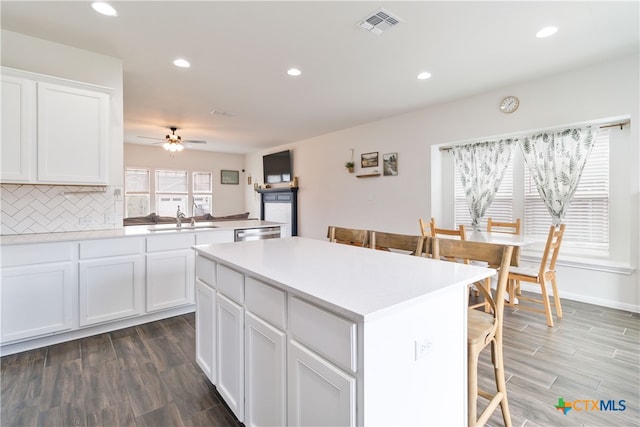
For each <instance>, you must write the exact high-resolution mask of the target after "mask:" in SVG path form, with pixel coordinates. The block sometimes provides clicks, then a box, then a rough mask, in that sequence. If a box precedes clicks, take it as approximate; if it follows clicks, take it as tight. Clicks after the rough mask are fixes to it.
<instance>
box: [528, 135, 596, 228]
mask: <svg viewBox="0 0 640 427" xmlns="http://www.w3.org/2000/svg"><path fill="white" fill-rule="evenodd" d="M597 134H598V128H597V127H595V128H594V127H585V128H578V129H566V130H563V131H560V132H542V133H539V134H535V135H531V136H527V137H525V138H524V140H523V141H521V143H520V148H521V150H522V154H523V156H524V161H525V164H526V165H527V167H528V168H529V172H531V176H532V178H533V180H534V182H535V183H536V187H537V188H538V193H540V197H541V198H542V200H544V204H545V205H546V206H547V209H548V210H549V213H550V214H551V217H552V221H553V224H554V225H559V224H560V223H562V220H563V218H564V216H565V214H566V213H567V209H568V208H569V205H570V204H571V199H572V198H573V194H574V193H575V191H576V188H577V187H578V182H580V176H581V175H582V170H583V169H584V165H585V163H586V161H587V157H589V153H591V148H593V144H595V142H596V136H597Z"/></svg>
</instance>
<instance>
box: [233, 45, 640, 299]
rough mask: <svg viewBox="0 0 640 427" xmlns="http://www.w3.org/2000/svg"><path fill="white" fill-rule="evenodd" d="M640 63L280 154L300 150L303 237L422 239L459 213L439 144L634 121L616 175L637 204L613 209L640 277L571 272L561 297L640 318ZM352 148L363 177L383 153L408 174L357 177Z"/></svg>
mask: <svg viewBox="0 0 640 427" xmlns="http://www.w3.org/2000/svg"><path fill="white" fill-rule="evenodd" d="M638 61H639V59H638V56H637V55H634V56H630V57H624V58H619V59H616V60H611V61H608V62H605V63H602V64H597V65H594V66H590V67H586V68H584V69H580V70H575V71H571V72H566V73H562V74H559V75H556V76H551V77H546V78H541V79H539V80H535V81H530V82H526V83H522V84H517V85H512V86H508V87H504V88H502V89H499V90H494V91H490V92H487V93H483V94H479V95H476V96H472V97H468V98H465V99H461V100H458V101H454V102H450V103H447V104H441V105H436V106H433V107H429V108H425V109H422V110H418V111H415V112H411V113H408V114H403V115H400V116H396V117H391V118H388V119H385V120H381V121H377V122H373V123H368V124H365V125H362V126H358V127H354V128H351V129H345V130H342V131H338V132H334V133H331V134H327V135H322V136H319V137H316V138H312V139H308V140H304V141H299V142H296V143H294V144H289V145H287V146H282V147H277V148H274V149H272V150H270V152H274V151H279V150H281V149H283V148H289V149H292V150H293V153H294V158H293V164H294V175H296V176H298V177H299V185H300V190H299V193H298V194H299V206H298V209H299V229H298V232H299V234H300V235H301V236H305V237H311V238H324V237H325V236H326V230H327V226H328V225H330V224H335V225H341V226H346V227H358V228H367V229H379V230H386V231H395V232H402V233H418V218H419V217H423V218H428V217H430V216H431V215H432V214H434V213H435V212H437V213H438V214H439V215H444V214H446V213H447V212H451V207H447V206H440V204H441V203H442V202H441V200H442V197H441V196H442V193H444V192H446V191H450V190H448V188H449V187H447V185H449V183H445V184H447V185H445V186H444V187H443V183H442V182H441V181H439V179H440V177H441V173H440V171H438V170H432V168H431V160H432V159H431V151H432V148H433V147H432V146H434V145H439V144H447V143H455V142H459V141H466V140H474V139H477V138H482V137H489V136H494V135H503V134H510V133H516V132H522V131H528V130H534V129H544V128H554V127H556V126H559V125H564V124H571V123H580V122H585V121H589V120H596V119H602V118H606V117H616V116H624V115H628V116H630V117H631V125H630V127H629V130H628V132H629V138H628V140H627V141H628V142H627V146H626V147H625V150H627V151H626V153H624V155H622V156H619V157H618V158H621V159H622V160H621V161H620V162H619V163H618V162H617V163H616V164H615V165H614V168H613V174H622V175H623V176H626V177H628V179H627V180H626V182H625V183H624V188H623V189H622V190H621V191H623V192H626V194H627V200H626V202H623V203H621V204H620V205H616V206H612V211H615V215H616V218H618V219H619V220H621V221H623V222H624V223H625V224H628V235H629V236H630V239H622V238H620V239H618V240H612V245H613V246H614V248H612V251H613V252H615V253H619V252H622V253H625V254H626V260H627V264H629V265H630V266H632V267H634V268H635V269H636V270H635V271H634V272H633V273H632V274H629V275H627V274H618V273H608V272H601V271H592V270H582V269H575V268H568V267H563V268H562V269H561V270H560V272H559V275H560V280H561V284H560V289H561V290H560V293H561V296H563V297H570V298H573V299H581V300H584V301H588V302H594V303H598V304H603V305H609V306H614V307H621V308H626V309H630V310H633V311H640V302H639V300H640V291H639V288H640V285H639V282H640V279H639V276H638V271H637V266H638V264H639V263H640V252H639V250H638V241H639V240H640V230H639V222H640V217H639V213H638V206H639V203H638V199H639V198H640V195H639V190H640V176H639V173H638V167H637V165H638V164H640V148H639V144H638V138H639V136H638V119H639V114H638V113H639V97H638V94H639V85H638V75H639V71H640V70H639V65H638ZM430 84H437V80H433V81H431V82H430ZM506 95H516V96H518V97H519V98H520V108H519V109H518V111H517V112H516V113H513V114H504V113H502V112H501V111H500V110H499V108H498V104H499V102H500V100H501V99H502V98H503V97H504V96H506ZM350 148H354V149H355V153H356V155H355V161H356V166H357V169H358V164H359V158H360V157H359V156H360V154H361V153H365V152H371V151H378V152H379V153H380V159H382V154H384V153H389V152H397V153H398V158H399V160H398V169H399V174H398V176H395V177H385V176H381V177H377V178H356V177H355V175H357V174H358V173H362V172H364V171H362V170H356V174H349V173H347V171H346V169H345V167H344V163H345V162H346V161H347V160H349V157H350ZM435 151H436V152H437V150H435ZM265 153H266V152H256V153H252V154H249V155H247V157H246V162H245V166H246V167H247V170H248V171H249V170H250V171H251V173H252V175H253V176H261V161H262V155H263V154H265ZM378 169H380V170H381V168H378ZM612 179H613V178H612ZM432 188H433V191H432ZM245 200H246V202H247V203H248V205H247V207H248V209H250V210H251V212H252V214H253V213H259V204H258V201H259V199H258V198H257V197H255V195H254V194H253V191H251V190H247V192H246V194H245ZM616 245H619V246H623V247H622V248H619V247H617V246H616Z"/></svg>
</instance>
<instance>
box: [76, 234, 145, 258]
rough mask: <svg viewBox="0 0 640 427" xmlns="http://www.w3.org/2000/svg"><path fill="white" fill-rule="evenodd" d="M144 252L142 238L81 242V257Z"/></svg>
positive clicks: (101, 256)
mask: <svg viewBox="0 0 640 427" xmlns="http://www.w3.org/2000/svg"><path fill="white" fill-rule="evenodd" d="M142 252H143V246H142V239H136V238H133V239H104V240H90V241H87V242H80V258H81V259H89V258H103V257H110V256H120V255H137V254H141V253H142Z"/></svg>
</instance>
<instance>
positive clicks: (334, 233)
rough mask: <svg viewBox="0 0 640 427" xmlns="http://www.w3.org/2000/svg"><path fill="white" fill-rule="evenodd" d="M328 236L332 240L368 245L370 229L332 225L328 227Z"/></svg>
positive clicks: (347, 243) (354, 244)
mask: <svg viewBox="0 0 640 427" xmlns="http://www.w3.org/2000/svg"><path fill="white" fill-rule="evenodd" d="M327 238H329V241H330V242H335V243H343V244H346V245H353V246H362V247H366V246H367V244H368V242H369V231H368V230H360V229H357V228H344V227H335V226H333V225H330V226H329V228H328V229H327Z"/></svg>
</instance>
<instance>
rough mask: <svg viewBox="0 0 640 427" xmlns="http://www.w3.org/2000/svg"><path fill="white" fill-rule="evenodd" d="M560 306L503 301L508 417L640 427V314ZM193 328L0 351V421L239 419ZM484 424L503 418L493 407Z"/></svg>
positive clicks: (183, 319) (485, 364)
mask: <svg viewBox="0 0 640 427" xmlns="http://www.w3.org/2000/svg"><path fill="white" fill-rule="evenodd" d="M563 309H564V318H563V319H560V320H556V325H555V326H554V327H553V328H547V326H546V324H545V321H544V316H543V315H539V314H536V313H531V312H527V311H522V310H521V311H518V310H517V309H512V308H509V307H507V308H506V309H505V312H506V313H505V315H506V316H505V317H506V318H505V338H504V341H505V342H504V351H505V368H506V374H507V391H508V397H509V404H510V408H511V417H512V421H513V425H514V426H527V427H532V426H576V425H590V426H640V421H639V419H640V413H639V410H638V406H639V403H640V370H639V366H640V316H638V314H637V313H629V312H624V311H620V310H614V309H609V308H603V307H599V306H595V305H590V304H583V303H578V302H573V301H566V300H564V301H563ZM194 324H195V322H194V316H193V314H190V315H184V316H178V317H174V318H171V319H166V320H161V321H158V322H153V323H149V324H146V325H141V326H136V327H132V328H127V329H123V330H120V331H115V332H111V333H106V334H102V335H98V336H94V337H89V338H84V339H80V340H76V341H72V342H68V343H63V344H58V345H54V346H50V347H46V348H41V349H37V350H32V351H28V352H24V353H19V354H15V355H10V356H5V357H3V358H2V374H1V377H0V380H1V382H2V394H1V396H0V400H1V411H2V413H1V417H0V425H2V426H3V427H10V426H11V427H13V426H16V427H17V426H183V425H184V426H200V425H201V426H238V425H240V424H239V423H238V422H237V420H236V419H235V418H234V417H233V415H232V414H231V413H230V411H229V410H228V408H227V407H226V406H225V405H224V404H223V403H221V398H220V396H219V395H218V394H217V392H216V390H215V388H214V387H213V386H212V385H211V384H210V383H209V381H208V380H207V378H206V377H205V375H204V374H203V373H202V371H201V370H200V369H199V367H198V366H197V365H196V363H195V338H194ZM491 375H492V373H491V370H490V364H489V352H488V351H485V352H484V353H483V355H482V357H481V372H480V385H481V387H484V388H485V389H487V390H490V389H491V387H493V381H492V376H491ZM444 380H445V379H444V378H443V381H444ZM558 398H563V399H564V400H565V401H567V402H572V401H575V400H601V399H602V400H607V401H608V400H615V401H616V402H618V401H619V400H625V405H626V409H625V410H624V411H575V410H571V411H569V412H568V413H567V414H566V415H564V414H563V413H562V412H560V411H558V410H556V409H555V407H554V406H555V405H556V404H557V402H558ZM617 408H619V406H617ZM398 410H401V409H398ZM489 424H490V425H492V426H502V425H503V423H502V417H501V415H500V411H499V410H498V411H497V412H496V413H495V414H494V415H493V416H492V418H491V419H490V420H489Z"/></svg>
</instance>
